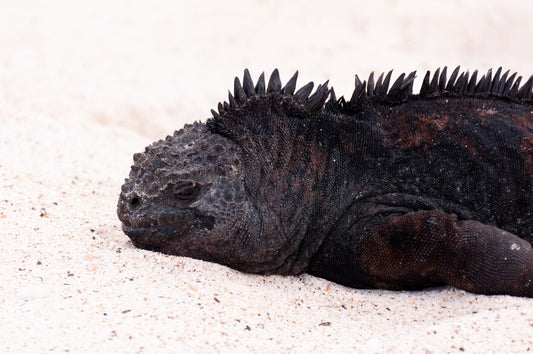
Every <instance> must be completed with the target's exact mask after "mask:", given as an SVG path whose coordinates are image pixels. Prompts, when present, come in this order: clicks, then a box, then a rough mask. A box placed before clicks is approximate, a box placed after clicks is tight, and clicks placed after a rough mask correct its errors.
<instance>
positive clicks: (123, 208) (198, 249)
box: [118, 123, 245, 261]
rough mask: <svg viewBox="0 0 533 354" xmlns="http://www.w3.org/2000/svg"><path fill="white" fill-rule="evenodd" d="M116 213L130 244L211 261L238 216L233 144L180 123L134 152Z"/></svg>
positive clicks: (239, 187)
mask: <svg viewBox="0 0 533 354" xmlns="http://www.w3.org/2000/svg"><path fill="white" fill-rule="evenodd" d="M133 160H134V165H133V166H132V167H131V171H130V174H129V178H127V179H126V181H125V183H124V185H123V186H122V191H121V194H120V198H119V202H118V217H119V219H120V221H122V228H123V230H124V232H125V233H126V234H127V235H128V236H129V238H130V239H131V241H132V243H133V244H134V245H135V246H137V247H140V248H145V249H149V250H155V251H160V252H163V253H168V254H175V255H184V256H192V257H196V258H202V259H206V260H212V261H217V260H218V258H221V257H224V259H227V255H224V254H222V253H224V252H227V251H228V249H229V247H227V246H226V247H224V245H227V243H228V242H229V241H228V240H231V239H235V233H236V232H238V230H239V227H240V222H241V221H243V220H244V217H243V213H244V209H245V205H244V204H245V198H244V187H243V181H242V176H241V161H240V155H239V149H238V147H237V146H236V145H235V144H234V143H232V142H231V141H229V140H227V139H226V138H224V137H222V136H220V135H216V134H212V133H211V132H209V130H208V129H207V127H206V126H205V124H200V123H195V124H193V125H186V126H185V127H184V129H182V130H180V131H177V132H175V133H174V135H173V136H168V137H167V138H166V139H165V140H160V141H158V142H155V143H153V144H152V145H150V146H148V147H147V148H146V149H145V151H144V153H138V154H135V155H134V157H133Z"/></svg>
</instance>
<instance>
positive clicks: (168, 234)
mask: <svg viewBox="0 0 533 354" xmlns="http://www.w3.org/2000/svg"><path fill="white" fill-rule="evenodd" d="M119 216H120V215H119ZM121 221H122V230H123V231H124V233H125V234H126V235H128V237H129V238H130V240H131V242H132V243H133V245H135V246H136V247H139V248H144V249H149V250H164V249H165V247H166V246H167V245H168V244H169V243H170V242H172V241H174V240H176V239H178V238H180V237H183V236H185V235H187V234H188V233H190V232H191V231H192V230H193V229H207V230H211V229H213V227H214V224H215V218H214V217H212V216H205V215H200V214H199V213H197V212H195V211H194V210H178V211H175V212H174V213H167V214H160V215H157V216H146V215H143V216H142V217H139V218H136V217H133V218H128V217H126V216H122V217H121Z"/></svg>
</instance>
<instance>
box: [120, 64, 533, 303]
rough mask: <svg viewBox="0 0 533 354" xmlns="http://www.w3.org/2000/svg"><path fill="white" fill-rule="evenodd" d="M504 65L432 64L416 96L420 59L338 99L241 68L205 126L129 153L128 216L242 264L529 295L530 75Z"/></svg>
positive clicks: (174, 245) (182, 251) (144, 230)
mask: <svg viewBox="0 0 533 354" xmlns="http://www.w3.org/2000/svg"><path fill="white" fill-rule="evenodd" d="M500 75H501V70H498V71H497V73H496V74H495V75H494V77H492V72H491V71H489V73H487V74H486V75H485V76H483V77H482V78H481V79H479V80H477V73H474V75H472V77H469V75H468V73H462V74H461V75H459V68H457V69H456V70H455V71H454V73H453V74H452V75H451V77H450V79H449V80H447V79H446V69H444V70H443V72H442V74H441V73H439V71H437V73H436V74H435V75H434V76H433V78H432V79H431V77H430V74H429V72H428V74H427V75H426V77H425V79H424V82H423V84H422V88H421V91H420V94H418V95H413V94H412V93H411V92H412V83H413V80H414V77H415V74H414V73H411V74H410V75H408V76H405V75H401V76H400V77H399V78H398V79H397V80H396V81H395V83H394V84H393V85H392V87H391V88H390V89H389V80H390V73H389V74H388V75H387V76H386V77H385V79H383V76H381V77H380V78H379V79H378V80H377V82H376V83H375V84H374V79H373V75H371V77H370V78H369V80H368V83H367V82H364V83H361V81H360V80H359V79H358V78H357V77H356V87H355V90H354V93H353V95H352V97H351V99H350V100H349V101H345V100H344V99H343V98H340V99H336V97H335V95H334V93H333V90H328V88H327V85H326V84H324V85H321V86H319V87H318V88H317V90H316V92H315V93H314V94H313V95H311V96H309V94H310V93H311V90H312V84H311V83H310V84H308V85H306V86H304V87H302V88H301V89H300V90H299V91H297V92H296V93H294V91H295V85H296V76H297V75H295V76H293V78H291V79H290V80H289V82H288V83H287V84H286V85H285V87H283V88H282V87H281V82H280V80H279V75H278V73H277V70H276V71H274V73H273V74H272V76H271V78H270V80H269V83H268V85H265V83H264V78H263V75H261V77H260V79H259V80H258V82H257V84H256V85H254V84H253V82H252V80H251V78H250V75H249V73H248V71H247V70H246V71H245V75H244V79H243V85H241V83H240V81H239V80H238V79H236V80H235V88H234V94H233V95H232V94H230V95H229V103H226V102H224V103H223V104H219V107H218V112H216V111H213V118H212V119H210V120H208V121H207V123H206V124H203V123H195V124H193V125H186V126H185V128H184V129H182V130H180V131H178V132H175V133H174V136H169V137H167V139H165V140H161V141H158V142H156V143H154V144H152V145H151V146H149V147H147V148H146V150H145V152H144V153H142V154H136V155H135V156H134V161H135V162H134V165H133V166H132V170H131V173H130V176H129V179H127V180H126V183H125V184H124V185H123V187H122V193H121V196H120V200H119V204H118V215H119V218H120V220H121V221H122V223H123V229H124V231H125V232H126V234H127V235H128V236H129V237H130V238H131V240H132V242H133V244H134V245H136V246H138V247H141V248H146V249H151V250H156V251H160V252H164V253H168V254H175V255H180V256H189V257H194V258H199V259H203V260H208V261H213V262H217V263H221V264H226V265H228V266H230V267H233V268H235V269H239V270H242V271H246V272H254V273H263V274H272V273H275V274H300V273H303V272H308V273H310V274H314V275H317V276H320V277H324V278H327V279H330V280H333V281H335V282H338V283H341V284H345V285H348V286H352V287H358V288H362V287H365V288H368V287H370V288H374V287H377V288H385V289H419V288H423V287H428V286H434V285H440V284H450V285H452V286H455V287H458V288H461V289H465V290H468V291H472V292H477V293H484V294H511V295H517V296H528V297H533V250H532V248H531V242H532V241H533V236H532V233H533V99H532V87H533V79H529V80H528V81H527V82H526V83H525V84H524V85H522V86H520V78H519V79H516V80H515V78H516V75H511V76H510V77H509V76H508V74H507V73H505V74H504V75H503V76H500ZM430 79H431V80H430ZM328 96H329V97H330V99H329V101H328V102H326V100H327V98H328Z"/></svg>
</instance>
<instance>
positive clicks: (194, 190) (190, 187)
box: [174, 181, 200, 200]
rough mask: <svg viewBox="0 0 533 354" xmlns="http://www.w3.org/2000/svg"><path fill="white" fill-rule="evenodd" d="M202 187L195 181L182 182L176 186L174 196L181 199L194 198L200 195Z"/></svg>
mask: <svg viewBox="0 0 533 354" xmlns="http://www.w3.org/2000/svg"><path fill="white" fill-rule="evenodd" d="M199 190H200V188H199V185H198V184H197V183H195V182H190V181H186V182H181V183H179V184H177V185H176V186H174V196H175V197H176V198H178V199H181V200H192V199H194V198H196V196H198V192H199Z"/></svg>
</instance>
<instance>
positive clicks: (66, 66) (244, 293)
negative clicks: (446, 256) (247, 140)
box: [0, 0, 533, 353]
mask: <svg viewBox="0 0 533 354" xmlns="http://www.w3.org/2000/svg"><path fill="white" fill-rule="evenodd" d="M370 2H372V4H369V3H370ZM89 3H90V4H89ZM148 3H149V2H131V1H104V0H99V1H90V2H89V1H87V2H83V3H81V2H80V3H74V2H72V1H17V2H15V1H7V0H5V1H1V3H0V5H1V6H0V9H1V10H0V230H1V237H0V252H1V261H0V351H1V352H6V351H7V352H15V351H26V352H48V351H54V352H64V351H70V352H89V351H94V350H98V351H117V352H132V353H133V352H179V351H187V352H193V351H195V352H199V351H202V352H234V351H248V350H253V351H256V352H286V351H294V352H309V351H316V352H326V351H329V350H340V351H356V352H365V353H370V352H382V351H389V350H392V351H395V352H410V351H414V352H424V351H430V352H439V351H451V352H455V351H459V350H464V351H466V352H482V351H492V352H500V351H511V352H521V351H526V350H533V300H528V299H523V298H513V297H508V296H492V297H488V296H479V295H472V294H468V293H465V292H463V291H457V290H454V289H451V288H439V289H432V290H427V291H422V292H412V293H408V292H389V291H378V290H375V291H367V290H357V289H349V288H346V287H342V286H339V285H336V284H333V283H330V282H327V281H325V280H322V279H317V278H314V277H311V276H301V277H278V276H269V277H267V276H254V275H247V274H242V273H239V272H236V271H233V270H231V269H228V268H226V267H223V266H219V265H215V264H209V263H205V262H201V261H196V260H192V259H186V258H178V257H168V256H164V255H161V254H157V253H153V252H147V251H143V250H139V249H134V248H133V247H132V245H131V243H130V242H129V241H128V239H127V237H126V236H125V235H124V234H123V233H122V232H121V230H120V225H119V222H118V220H117V218H116V214H115V208H116V201H117V196H118V192H119V188H120V185H121V183H122V181H123V178H124V177H126V175H127V173H128V170H129V166H130V164H131V157H132V154H133V153H134V152H136V151H140V150H142V149H143V148H144V146H145V145H147V144H148V143H150V142H151V141H153V140H155V139H156V138H160V137H164V136H165V135H166V134H170V133H172V131H173V130H174V129H177V128H179V127H181V126H182V124H183V123H184V122H192V121H194V120H203V119H205V118H207V117H208V116H209V110H210V108H213V107H215V106H216V104H217V102H218V101H219V100H223V99H225V98H226V93H227V89H228V88H230V87H232V83H233V77H234V76H235V75H239V76H241V75H242V70H243V68H245V67H248V68H250V70H251V72H252V76H253V77H254V78H257V76H258V75H259V73H260V72H261V71H263V70H264V71H266V72H267V73H269V72H270V71H271V70H272V69H273V68H274V67H278V68H279V69H280V72H281V76H282V79H285V80H286V79H288V77H289V76H290V75H292V73H293V72H294V71H295V70H296V69H299V70H300V78H301V79H300V85H302V84H303V83H305V82H307V81H309V80H314V81H315V82H323V81H325V80H326V79H330V83H331V85H333V86H334V87H335V88H336V92H337V94H338V95H342V94H344V95H346V96H350V95H351V91H352V88H353V76H354V74H355V73H358V74H360V75H361V76H363V77H366V76H367V75H368V73H369V72H370V71H372V70H376V71H383V70H389V69H391V68H394V69H396V70H397V71H396V73H397V74H398V73H400V72H402V71H410V70H415V69H416V70H418V73H419V74H418V76H419V78H418V81H417V83H418V85H419V84H420V82H421V77H422V76H423V75H424V73H425V70H427V69H435V68H436V67H438V66H442V65H450V66H455V65H457V64H461V65H463V67H464V68H465V69H470V70H473V69H475V68H479V69H482V70H486V69H488V68H489V67H497V66H499V65H502V66H504V67H505V68H511V69H513V70H516V71H518V72H520V73H521V74H523V75H526V76H528V75H529V74H530V73H532V72H533V61H532V57H533V44H532V42H531V38H532V37H531V36H532V33H533V3H532V2H531V1H505V2H504V1H487V0H483V1H442V2H434V3H432V2H429V1H416V2H415V1H413V2H407V1H392V0H391V1H359V2H358V1H309V0H307V1H297V2H290V4H288V3H289V1H235V2H223V1H203V2H196V3H197V4H200V3H201V5H191V3H192V2H189V1H187V2H185V1H183V2H178V1H170V0H169V1H153V2H150V5H148ZM430 3H431V4H430ZM15 4H16V5H15Z"/></svg>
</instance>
